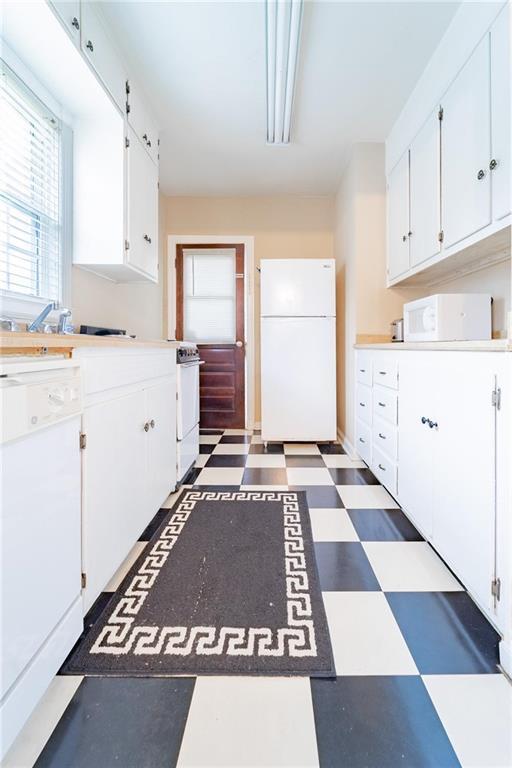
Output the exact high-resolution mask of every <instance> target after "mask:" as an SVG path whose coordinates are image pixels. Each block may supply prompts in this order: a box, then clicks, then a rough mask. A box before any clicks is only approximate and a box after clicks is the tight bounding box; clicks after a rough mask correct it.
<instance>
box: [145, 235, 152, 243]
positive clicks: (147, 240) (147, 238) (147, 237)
mask: <svg viewBox="0 0 512 768" xmlns="http://www.w3.org/2000/svg"><path fill="white" fill-rule="evenodd" d="M144 240H145V241H146V243H150V242H151V238H150V236H149V235H144Z"/></svg>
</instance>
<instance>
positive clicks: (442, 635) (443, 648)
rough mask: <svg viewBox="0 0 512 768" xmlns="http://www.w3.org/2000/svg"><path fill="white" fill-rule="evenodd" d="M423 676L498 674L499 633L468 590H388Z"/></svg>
mask: <svg viewBox="0 0 512 768" xmlns="http://www.w3.org/2000/svg"><path fill="white" fill-rule="evenodd" d="M386 598H387V600H388V602H389V604H390V606H391V610H392V611H393V614H394V616H395V619H396V620H397V622H398V624H399V626H400V630H401V632H402V634H403V636H404V638H405V640H406V642H407V645H408V646H409V650H410V652H411V654H412V656H413V658H414V661H415V662H416V666H417V667H418V670H419V672H420V674H422V675H435V674H448V675H449V674H468V675H469V674H481V673H492V672H498V669H497V667H496V665H497V663H498V660H499V656H498V643H499V639H500V638H499V635H498V633H497V632H496V631H495V630H494V629H493V627H492V626H491V625H490V624H489V622H488V621H487V619H486V618H485V617H484V615H483V614H482V613H481V612H480V610H479V609H478V608H477V607H476V605H475V604H474V602H473V601H472V600H471V598H470V597H469V595H468V594H467V593H466V592H387V593H386Z"/></svg>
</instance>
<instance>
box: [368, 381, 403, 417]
mask: <svg viewBox="0 0 512 768" xmlns="http://www.w3.org/2000/svg"><path fill="white" fill-rule="evenodd" d="M373 413H374V414H375V416H377V417H378V418H380V419H386V421H389V422H390V424H397V423H398V393H397V392H394V391H393V390H392V389H387V388H386V387H380V386H379V385H376V386H374V388H373Z"/></svg>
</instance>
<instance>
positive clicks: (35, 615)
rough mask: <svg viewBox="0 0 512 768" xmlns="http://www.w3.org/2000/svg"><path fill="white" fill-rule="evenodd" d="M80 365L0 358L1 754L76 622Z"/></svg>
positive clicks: (63, 652)
mask: <svg viewBox="0 0 512 768" xmlns="http://www.w3.org/2000/svg"><path fill="white" fill-rule="evenodd" d="M81 410H82V396H81V386H80V369H79V367H78V365H77V364H76V362H73V361H70V360H65V359H59V360H55V359H54V360H47V361H43V360H38V359H37V358H34V356H32V358H31V359H30V358H29V359H28V360H27V359H23V358H21V357H20V358H11V359H10V360H9V359H8V358H7V361H6V358H3V359H0V417H1V427H0V469H1V511H0V532H1V540H0V625H1V637H0V641H1V667H0V720H1V723H2V728H1V743H0V759H2V757H3V756H4V755H5V753H6V751H7V750H8V748H9V746H10V745H11V744H12V742H13V740H14V739H15V737H16V735H17V734H18V733H19V731H20V730H21V728H22V727H23V725H24V723H25V721H26V720H27V718H28V717H29V715H30V714H31V712H32V710H33V709H34V707H35V706H36V704H37V702H38V701H39V699H40V698H41V696H42V695H43V693H44V692H45V690H46V688H47V687H48V685H49V683H50V682H51V680H52V678H53V676H54V675H55V673H56V672H57V671H58V669H59V667H60V665H61V664H62V662H63V661H64V659H65V658H66V656H67V654H68V653H69V651H70V650H71V648H72V647H73V644H74V643H75V641H76V640H77V638H78V637H79V635H80V633H81V631H82V627H83V619H82V600H81V548H80V537H81V521H80V494H81V490H80V488H81V486H80V482H81V481H80V446H79V440H80V413H81Z"/></svg>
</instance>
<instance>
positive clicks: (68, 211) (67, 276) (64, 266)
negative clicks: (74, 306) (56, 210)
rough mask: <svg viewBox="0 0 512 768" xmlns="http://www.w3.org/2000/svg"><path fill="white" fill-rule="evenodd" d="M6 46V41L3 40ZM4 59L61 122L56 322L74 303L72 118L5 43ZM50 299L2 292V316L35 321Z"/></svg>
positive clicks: (54, 313)
mask: <svg viewBox="0 0 512 768" xmlns="http://www.w3.org/2000/svg"><path fill="white" fill-rule="evenodd" d="M2 43H3V41H2ZM1 58H2V59H3V61H4V62H5V63H6V64H7V66H8V67H9V68H10V69H11V70H12V71H13V72H14V74H15V75H16V76H17V77H18V78H19V79H20V80H21V81H22V83H23V84H24V85H25V86H26V87H27V88H28V89H29V90H31V91H32V92H33V93H34V95H35V96H36V97H37V98H38V99H39V101H41V102H42V104H43V105H44V106H45V107H46V108H47V109H48V110H50V111H51V112H53V113H54V115H55V116H56V117H57V118H58V119H59V121H60V123H61V178H60V187H61V188H60V192H61V194H60V216H61V237H60V250H61V265H60V268H61V286H62V289H61V297H60V300H59V301H57V309H56V310H54V311H52V312H51V313H50V314H49V315H48V318H47V320H48V322H54V321H55V320H56V319H57V318H58V315H59V308H60V307H69V306H70V303H71V276H72V270H71V267H72V253H73V250H72V249H73V127H72V121H71V118H70V116H69V115H68V114H67V113H66V112H65V111H64V110H63V109H62V106H61V105H60V104H59V103H58V102H57V101H56V100H55V98H54V97H53V96H52V94H51V93H50V92H49V91H48V90H47V89H46V88H45V87H44V86H43V85H42V84H41V83H40V82H39V81H38V80H37V78H36V77H35V76H34V74H33V73H32V71H31V70H30V69H29V68H28V67H26V66H25V65H24V64H23V62H22V61H20V59H19V58H18V57H17V56H16V54H15V53H14V52H13V51H12V50H11V49H10V48H9V46H7V45H5V43H3V44H2V53H1ZM46 304H47V300H46V299H43V298H39V297H37V296H22V295H20V294H17V293H15V292H14V291H12V292H11V291H8V290H3V289H0V314H1V315H2V317H9V318H13V319H16V320H22V321H24V320H32V319H33V318H34V317H35V316H36V315H37V314H39V312H40V311H41V310H42V309H43V307H45V306H46Z"/></svg>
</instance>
